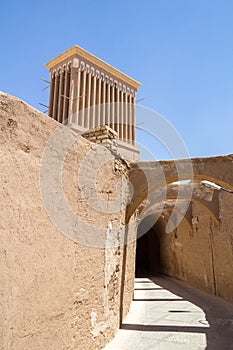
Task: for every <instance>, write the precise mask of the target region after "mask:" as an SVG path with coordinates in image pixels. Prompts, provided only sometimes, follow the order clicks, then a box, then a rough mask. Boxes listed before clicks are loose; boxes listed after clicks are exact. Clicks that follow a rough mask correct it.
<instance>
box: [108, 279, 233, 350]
mask: <svg viewBox="0 0 233 350" xmlns="http://www.w3.org/2000/svg"><path fill="white" fill-rule="evenodd" d="M154 349H156V350H164V349H170V350H197V349H198V350H201V349H202V350H204V349H208V350H232V349H233V304H231V303H227V302H226V301H224V300H222V299H221V298H218V297H214V296H212V295H209V294H206V293H204V292H201V291H198V290H196V289H194V288H191V287H189V286H187V285H185V284H184V283H181V282H180V281H177V280H175V279H172V278H169V277H163V276H158V277H152V278H136V279H135V290H134V301H133V302H132V304H131V308H130V312H129V314H128V315H127V317H126V319H125V320H124V322H123V324H122V327H121V329H120V330H119V331H118V332H117V334H116V336H115V338H114V339H113V341H112V342H110V343H109V344H108V345H107V346H106V347H105V348H104V350H154Z"/></svg>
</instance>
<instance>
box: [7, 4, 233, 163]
mask: <svg viewBox="0 0 233 350" xmlns="http://www.w3.org/2000/svg"><path fill="white" fill-rule="evenodd" d="M232 18H233V1H231V0H221V1H220V0H219V1H215V0H201V1H200V0H145V1H131V0H129V1H127V0H126V1H122V0H118V1H105V0H104V1H103V0H99V1H90V0H89V1H88V0H85V1H79V0H76V1H73V0H71V1H69V0H67V1H60V0H56V1H44V0H41V1H38V2H36V1H15V0H13V1H6V0H2V1H1V12H0V30H1V55H0V89H1V90H2V91H5V92H8V93H10V94H12V95H15V96H17V97H19V98H21V99H23V100H25V101H26V102H28V103H29V104H31V105H32V106H34V107H36V108H38V109H40V110H41V109H43V108H41V107H40V105H39V104H38V103H39V102H41V103H44V104H47V103H48V102H47V101H48V92H46V91H45V92H42V91H41V90H42V89H43V87H44V83H43V82H42V81H41V80H40V78H41V77H44V78H46V79H48V78H49V75H48V72H47V69H46V68H45V67H44V63H45V62H46V61H48V60H50V59H51V58H53V57H55V56H56V55H57V54H59V53H61V52H62V51H64V50H66V49H67V48H69V47H70V46H72V45H74V44H78V45H80V46H82V47H83V48H85V49H86V50H88V51H90V52H92V53H93V54H95V55H96V56H98V57H100V58H101V59H103V60H105V61H106V62H108V63H110V64H111V65H113V66H115V67H116V68H118V69H120V70H122V71H123V72H125V73H127V74H129V75H130V76H132V77H133V78H135V79H136V80H138V81H140V82H141V83H142V87H141V88H140V89H139V92H138V96H137V98H138V99H140V98H144V101H143V105H144V106H147V107H149V108H151V109H154V110H156V111H157V112H158V113H160V114H161V115H163V116H164V117H166V118H167V119H168V120H169V121H170V122H171V123H172V124H173V125H174V126H175V128H176V129H177V130H178V132H179V133H180V135H181V136H182V138H183V140H184V142H185V144H186V146H187V148H188V151H189V153H190V155H191V156H192V157H197V156H210V155H218V154H228V153H233V138H232V131H233V20H232ZM151 123H152V124H153V120H152V121H151ZM139 137H140V136H139ZM154 147H155V149H156V147H157V146H154ZM157 150H158V153H157V154H156V157H158V158H163V156H164V154H163V151H160V150H159V147H158V148H157Z"/></svg>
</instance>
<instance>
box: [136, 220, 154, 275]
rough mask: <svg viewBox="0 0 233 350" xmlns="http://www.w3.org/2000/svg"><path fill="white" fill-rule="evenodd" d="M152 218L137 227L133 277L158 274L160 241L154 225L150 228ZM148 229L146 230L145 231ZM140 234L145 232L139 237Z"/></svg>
mask: <svg viewBox="0 0 233 350" xmlns="http://www.w3.org/2000/svg"><path fill="white" fill-rule="evenodd" d="M151 220H154V218H153V217H152V216H148V217H146V218H145V219H144V220H143V221H142V222H141V223H140V225H139V226H138V232H137V235H138V237H139V238H138V239H137V247H136V260H135V276H136V277H144V276H145V275H147V276H148V275H152V276H153V275H155V274H157V273H159V272H160V241H159V233H158V232H157V228H155V225H154V226H152V227H151V224H150V223H151ZM146 227H148V230H146ZM141 232H146V233H145V234H143V235H141Z"/></svg>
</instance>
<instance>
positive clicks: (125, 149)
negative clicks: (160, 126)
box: [46, 45, 141, 161]
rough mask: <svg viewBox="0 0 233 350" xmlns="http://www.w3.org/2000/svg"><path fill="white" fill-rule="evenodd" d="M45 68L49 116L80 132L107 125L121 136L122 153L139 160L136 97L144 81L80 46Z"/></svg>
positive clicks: (130, 158)
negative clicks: (136, 137)
mask: <svg viewBox="0 0 233 350" xmlns="http://www.w3.org/2000/svg"><path fill="white" fill-rule="evenodd" d="M46 67H47V68H48V70H49V72H50V98H49V112H48V113H49V116H50V117H51V118H53V119H55V120H57V121H58V122H60V123H63V124H66V125H67V126H68V127H70V128H72V129H73V130H75V131H77V132H79V133H85V132H86V131H87V130H90V129H95V128H96V127H100V126H104V125H106V126H108V127H110V128H112V129H113V130H115V131H116V133H117V135H118V141H117V142H118V152H119V154H120V155H121V156H124V157H126V158H128V159H129V160H132V161H136V160H138V159H139V150H138V149H137V147H136V145H135V97H136V93H137V89H138V88H139V87H140V85H141V84H140V83H139V82H137V81H136V80H134V79H132V78H130V77H129V76H127V75H126V74H124V73H122V72H120V71H119V70H117V69H116V68H114V67H112V66H110V65H109V64H107V63H105V62H104V61H102V60H100V59H99V58H97V57H96V56H94V55H92V54H91V53H89V52H87V51H86V50H84V49H82V48H81V47H79V46H77V45H75V46H73V47H71V48H70V49H68V50H67V51H65V52H63V53H62V54H60V55H58V56H57V57H55V58H54V59H52V60H51V61H49V62H48V63H46Z"/></svg>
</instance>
